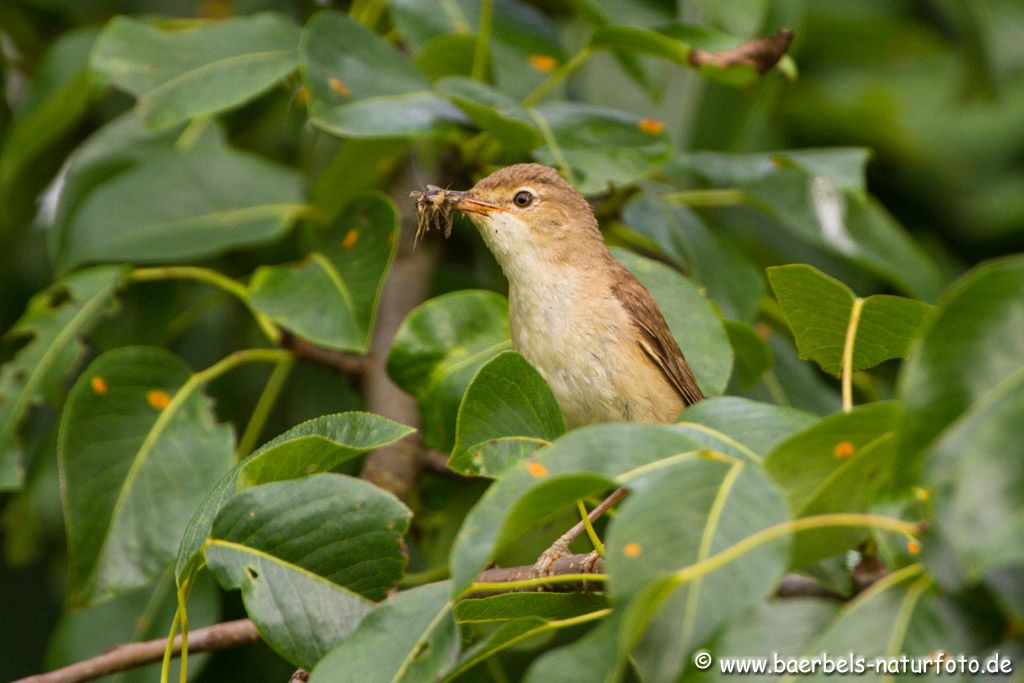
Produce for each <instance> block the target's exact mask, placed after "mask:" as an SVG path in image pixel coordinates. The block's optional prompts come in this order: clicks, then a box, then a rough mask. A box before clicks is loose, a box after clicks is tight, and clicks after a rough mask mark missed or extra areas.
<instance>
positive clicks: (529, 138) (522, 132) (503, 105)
mask: <svg viewBox="0 0 1024 683" xmlns="http://www.w3.org/2000/svg"><path fill="white" fill-rule="evenodd" d="M434 87H435V88H436V89H437V91H438V92H440V93H441V94H442V95H444V96H445V97H447V98H448V99H450V100H451V101H452V102H454V103H455V104H456V105H458V107H459V108H460V109H462V111H464V112H466V115H467V116H469V118H471V119H472V120H473V123H475V124H476V125H477V126H479V127H480V129H481V130H484V131H487V132H488V133H491V134H492V135H494V137H496V138H497V139H498V140H499V141H500V142H501V143H502V144H503V145H505V146H506V147H508V148H510V149H522V150H529V149H533V148H534V147H536V146H537V145H538V144H540V141H541V136H540V132H539V131H538V130H537V127H536V125H535V124H534V123H533V121H532V120H531V119H530V115H529V114H527V113H526V110H525V109H523V108H522V106H520V105H519V103H518V102H516V101H515V100H514V99H512V98H511V97H509V96H508V95H506V94H504V93H503V92H501V91H499V90H495V89H494V88H492V87H490V86H488V85H486V84H484V83H481V82H480V81H474V80H472V79H469V78H465V77H462V76H450V77H448V78H442V79H441V80H440V81H438V82H437V83H435V84H434Z"/></svg>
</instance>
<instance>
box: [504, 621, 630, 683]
mask: <svg viewBox="0 0 1024 683" xmlns="http://www.w3.org/2000/svg"><path fill="white" fill-rule="evenodd" d="M620 615H621V611H615V612H613V613H612V615H611V617H609V618H608V619H606V620H604V621H603V622H601V624H599V625H598V626H596V627H594V628H593V629H591V631H590V632H589V633H587V634H586V635H584V636H583V637H582V638H580V639H579V640H577V641H576V642H574V643H571V644H569V645H566V646H564V647H560V648H556V649H553V650H549V651H547V652H545V653H543V654H542V655H541V656H540V657H538V658H537V659H536V660H535V661H534V662H533V664H531V665H530V668H529V669H528V670H527V672H526V677H525V678H524V679H523V680H524V681H525V682H526V683H576V682H577V681H593V682H594V683H611V682H612V681H616V680H618V679H619V676H618V674H619V672H618V671H617V670H616V664H617V658H618V650H619V647H618V645H619V643H618V641H619V622H620V619H621V617H620Z"/></svg>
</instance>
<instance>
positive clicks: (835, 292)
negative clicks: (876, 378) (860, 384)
mask: <svg viewBox="0 0 1024 683" xmlns="http://www.w3.org/2000/svg"><path fill="white" fill-rule="evenodd" d="M768 281H769V282H770V283H771V285H772V290H773V291H774V292H775V297H776V298H777V299H778V300H779V304H780V305H781V306H782V311H783V313H785V315H786V319H787V321H789V326H790V328H791V329H792V330H793V336H794V337H795V338H796V346H797V349H799V351H800V357H801V358H803V359H805V360H813V361H815V362H816V363H818V365H820V366H821V368H822V369H823V370H825V372H830V373H832V374H833V375H839V374H841V373H842V370H843V353H844V349H845V347H846V340H847V336H848V332H849V328H850V326H851V325H856V328H855V332H854V339H853V362H852V368H853V370H863V369H866V368H870V367H874V366H875V365H878V364H879V363H881V362H882V361H886V360H889V359H891V358H902V357H906V356H907V354H908V353H909V352H910V345H911V343H913V341H914V340H915V339H916V338H917V336H918V334H919V333H920V329H921V327H922V325H923V324H924V322H925V320H926V319H927V317H928V315H929V313H931V311H932V310H933V308H932V307H931V306H929V305H928V304H926V303H923V302H920V301H914V300H913V299H904V298H902V297H898V296H889V295H885V294H876V295H874V296H869V297H867V298H866V299H864V300H863V302H862V304H861V310H860V313H859V318H858V320H857V321H852V320H851V316H852V313H853V309H854V303H855V301H856V299H857V297H856V296H855V295H854V293H853V291H852V290H851V289H850V288H849V287H847V286H846V285H844V284H843V283H842V282H840V281H838V280H836V279H834V278H830V277H829V276H827V275H825V274H824V273H822V272H821V271H819V270H818V269H816V268H814V267H813V266H808V265H803V264H794V265H788V266H777V267H774V268H769V269H768Z"/></svg>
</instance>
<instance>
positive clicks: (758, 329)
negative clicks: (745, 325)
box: [754, 323, 772, 341]
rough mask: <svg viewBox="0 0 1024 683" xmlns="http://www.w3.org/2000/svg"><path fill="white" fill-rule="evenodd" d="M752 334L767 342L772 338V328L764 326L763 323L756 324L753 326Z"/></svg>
mask: <svg viewBox="0 0 1024 683" xmlns="http://www.w3.org/2000/svg"><path fill="white" fill-rule="evenodd" d="M754 332H755V333H756V334H757V336H758V337H760V338H761V339H763V340H765V341H768V339H769V338H770V337H771V336H772V328H771V327H770V326H768V325H765V324H764V323H758V324H756V325H754Z"/></svg>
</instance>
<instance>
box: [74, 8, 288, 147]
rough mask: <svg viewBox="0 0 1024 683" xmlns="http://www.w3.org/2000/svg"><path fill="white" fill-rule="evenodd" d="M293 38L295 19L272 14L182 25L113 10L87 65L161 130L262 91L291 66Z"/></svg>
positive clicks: (229, 105) (212, 111)
mask: <svg viewBox="0 0 1024 683" xmlns="http://www.w3.org/2000/svg"><path fill="white" fill-rule="evenodd" d="M298 41H299V31H298V29H297V28H296V27H295V25H294V24H293V23H292V22H291V21H289V20H288V19H286V18H284V17H283V16H282V15H280V14H276V13H266V14H256V15H253V16H248V17H235V18H231V19H227V20H224V21H218V22H211V23H199V24H192V25H188V26H187V27H186V28H181V27H171V26H168V27H166V28H164V27H161V26H159V25H154V24H152V23H146V22H141V21H138V20H135V19H131V18H128V17H115V18H114V19H113V20H111V21H110V22H109V23H108V24H107V26H106V28H105V29H104V30H103V32H102V33H101V34H100V37H99V39H98V40H97V41H96V47H95V49H94V50H93V53H92V59H91V61H90V66H91V68H92V71H93V73H94V74H96V76H97V78H99V79H101V80H104V81H105V82H107V83H109V84H111V85H114V86H116V87H118V88H120V89H122V90H125V91H127V92H130V93H131V94H133V95H135V96H136V97H138V98H139V110H140V111H141V114H142V118H143V120H145V122H146V124H147V125H149V126H151V127H153V128H157V129H162V128H168V127H170V126H174V125H177V124H179V123H181V122H183V121H186V120H188V119H190V118H194V117H197V116H203V115H209V114H214V113H217V112H220V111H224V110H227V109H232V108H234V107H237V106H239V105H241V104H244V103H246V102H248V101H250V100H252V99H254V98H256V97H258V96H259V95H261V94H263V93H264V92H266V91H267V90H269V89H270V88H272V87H273V86H274V85H275V84H277V83H278V82H280V81H281V80H283V79H284V78H285V77H286V76H288V74H290V73H292V72H293V71H295V69H296V68H297V67H298V56H297V54H296V47H297V45H298Z"/></svg>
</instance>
